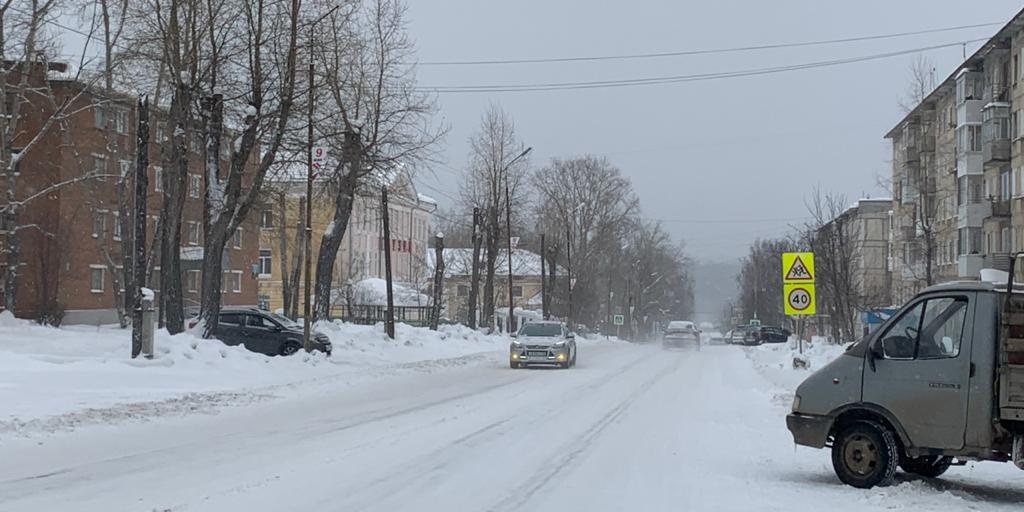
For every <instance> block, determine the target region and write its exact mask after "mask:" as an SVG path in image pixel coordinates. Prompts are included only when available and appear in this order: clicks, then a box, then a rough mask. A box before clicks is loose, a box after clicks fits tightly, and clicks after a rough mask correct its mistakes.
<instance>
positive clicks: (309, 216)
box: [302, 4, 341, 352]
mask: <svg viewBox="0 0 1024 512" xmlns="http://www.w3.org/2000/svg"><path fill="white" fill-rule="evenodd" d="M338 7H341V5H340V4H339V5H335V6H334V7H332V8H331V10H329V11H327V12H325V13H324V14H323V15H322V16H320V17H319V18H317V19H315V20H313V22H312V23H310V24H309V40H308V43H307V46H308V51H309V110H308V112H307V118H306V124H307V127H306V230H305V231H306V244H305V245H306V247H305V251H306V258H305V262H304V265H303V266H304V267H305V269H304V272H305V273H306V281H305V283H303V293H304V294H305V295H304V299H303V301H302V302H303V306H302V317H303V318H302V344H303V348H305V349H306V352H312V351H313V340H312V339H311V338H310V336H309V333H310V322H311V321H312V320H311V318H310V316H311V314H312V308H311V307H310V298H311V297H310V295H312V293H311V286H312V281H313V279H312V278H313V180H314V178H315V176H314V174H313V104H314V103H315V100H316V95H315V94H314V91H315V89H316V80H315V79H314V76H313V71H314V69H313V29H314V28H315V27H316V24H317V23H320V22H321V21H323V19H324V18H326V17H328V16H330V15H331V14H332V13H334V11H336V10H337V9H338Z"/></svg>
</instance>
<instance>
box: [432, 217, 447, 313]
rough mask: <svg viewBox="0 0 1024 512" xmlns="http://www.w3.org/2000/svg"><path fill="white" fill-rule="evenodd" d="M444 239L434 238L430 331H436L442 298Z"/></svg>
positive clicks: (439, 236) (438, 236) (440, 237)
mask: <svg viewBox="0 0 1024 512" xmlns="http://www.w3.org/2000/svg"><path fill="white" fill-rule="evenodd" d="M443 287H444V237H443V236H441V235H440V234H438V235H437V236H436V237H434V289H433V292H434V297H433V299H434V300H433V302H432V303H431V307H430V329H431V330H434V331H436V330H437V324H438V321H439V320H440V318H441V302H442V300H443V298H442V297H444V293H443V292H444V288H443Z"/></svg>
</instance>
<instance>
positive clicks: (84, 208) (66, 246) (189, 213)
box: [0, 66, 259, 324]
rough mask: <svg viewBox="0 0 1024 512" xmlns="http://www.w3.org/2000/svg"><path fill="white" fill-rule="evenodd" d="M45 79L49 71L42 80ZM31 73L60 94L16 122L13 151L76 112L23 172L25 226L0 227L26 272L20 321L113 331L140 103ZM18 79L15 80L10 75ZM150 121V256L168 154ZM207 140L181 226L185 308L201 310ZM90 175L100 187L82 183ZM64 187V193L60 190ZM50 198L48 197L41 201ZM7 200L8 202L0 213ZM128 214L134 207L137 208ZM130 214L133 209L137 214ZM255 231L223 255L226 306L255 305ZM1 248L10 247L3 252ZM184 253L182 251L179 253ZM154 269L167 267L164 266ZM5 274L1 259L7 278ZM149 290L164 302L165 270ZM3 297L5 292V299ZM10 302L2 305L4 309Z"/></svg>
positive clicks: (31, 155) (247, 227) (21, 280)
mask: <svg viewBox="0 0 1024 512" xmlns="http://www.w3.org/2000/svg"><path fill="white" fill-rule="evenodd" d="M39 71H41V70H39ZM55 71H57V72H59V71H60V69H56V70H55V69H54V68H53V66H51V69H50V70H49V71H48V72H47V73H41V72H36V73H32V80H33V81H34V82H36V83H38V84H39V85H40V86H42V85H44V81H45V85H46V86H47V87H48V88H49V90H50V91H52V97H44V96H43V95H38V96H37V97H29V98H28V100H27V103H26V104H25V105H24V106H23V107H22V109H21V111H22V114H21V115H20V116H19V120H18V127H19V129H18V131H19V133H18V135H16V136H15V138H14V142H13V150H14V152H15V153H20V151H21V150H20V148H22V147H24V146H25V145H26V144H27V140H28V139H29V138H30V137H32V136H34V135H35V134H36V133H38V132H39V131H40V130H41V129H42V128H43V126H44V125H45V123H46V120H47V119H48V118H50V117H51V116H52V115H53V114H54V112H55V108H56V107H55V105H61V104H63V103H64V102H65V101H68V102H70V103H69V106H68V108H67V109H66V112H68V113H69V114H68V116H67V118H66V119H64V125H63V126H60V125H59V124H57V125H54V126H53V127H51V128H50V129H49V130H47V131H46V132H45V133H43V135H42V137H43V138H42V139H41V141H40V143H38V144H36V145H34V146H32V147H31V148H30V149H29V151H28V152H27V153H25V154H23V155H19V162H18V166H17V168H16V170H15V175H16V186H15V197H16V198H17V199H16V200H23V199H24V198H28V197H33V196H36V197H35V198H34V199H32V200H31V201H28V202H26V203H25V205H24V208H23V209H22V213H21V215H20V219H19V221H18V223H17V224H18V226H2V228H3V229H0V244H3V239H4V238H5V237H7V236H17V237H18V240H19V245H20V258H19V260H20V263H19V270H18V281H17V288H16V293H17V310H16V311H15V312H14V313H15V315H16V316H18V317H22V318H33V319H39V318H43V317H48V316H51V315H60V316H62V318H63V321H64V322H65V323H89V324H105V323H116V322H117V321H118V314H117V309H118V308H117V304H118V302H119V301H121V300H123V299H122V293H123V291H122V290H121V289H120V287H121V285H120V283H121V279H120V272H121V270H122V265H121V261H122V258H121V250H122V244H126V243H130V235H131V233H130V229H129V232H128V233H125V232H124V229H123V227H122V224H121V222H120V221H121V219H120V214H119V208H118V200H117V197H118V195H117V182H118V181H119V177H120V176H124V175H127V176H129V178H128V183H127V186H126V190H127V194H128V195H129V196H130V195H131V194H132V191H133V187H134V185H133V184H132V181H131V179H130V176H131V174H132V173H133V172H134V169H135V159H136V141H137V136H136V126H137V123H136V102H135V98H133V97H128V96H124V95H112V96H106V95H103V94H101V93H98V92H94V91H92V90H89V89H88V88H87V86H86V84H83V83H81V82H77V81H73V80H66V79H62V78H59V77H54V76H53V75H52V73H54V72H55ZM11 76H15V77H16V76H17V74H16V73H12V75H11ZM154 110H155V111H153V112H152V113H151V115H152V119H153V120H152V121H151V131H150V143H149V148H150V150H149V161H150V162H151V164H150V166H149V168H148V180H149V189H148V195H147V209H148V216H149V219H148V224H147V237H148V240H147V245H148V246H149V247H152V238H153V234H154V233H155V232H156V226H157V224H158V217H159V212H160V206H161V204H162V201H163V198H164V194H163V189H162V185H161V177H162V176H161V172H162V171H161V166H160V162H161V145H162V144H164V143H167V141H168V137H167V134H166V133H165V129H164V126H163V124H164V123H162V122H161V121H160V119H161V117H162V113H161V112H160V111H159V109H154ZM200 142H201V140H200V138H199V137H194V140H192V141H191V143H190V144H189V146H190V150H191V151H190V153H189V168H190V175H189V177H188V180H187V186H188V188H187V190H186V199H185V200H186V205H185V208H184V213H183V219H182V233H181V239H182V247H181V248H180V250H181V253H182V260H183V261H182V273H183V275H182V284H183V289H184V297H185V306H186V307H189V306H198V304H199V293H200V290H199V284H200V283H201V282H202V280H201V273H200V267H201V263H202V261H201V260H202V237H203V224H202V222H203V218H202V212H203V197H204V195H205V191H204V180H203V179H202V176H203V175H202V169H203V156H202V154H201V151H202V149H203V145H202V144H201V143H200ZM90 173H95V175H96V176H97V177H94V178H89V179H84V177H86V176H89V175H90ZM62 184H63V185H62ZM39 194H42V196H39ZM5 201H6V199H5V198H0V206H3V205H4V202H5ZM129 204H130V203H129ZM130 212H131V209H130V208H129V214H130ZM256 226H257V224H256V223H255V222H254V221H248V222H245V223H243V225H242V227H241V228H240V229H239V231H238V232H237V233H236V235H235V236H234V238H233V239H232V241H231V242H230V243H229V244H228V247H227V248H226V250H225V254H224V273H225V276H224V287H225V289H224V296H223V301H224V303H225V304H232V305H249V304H252V305H254V304H256V298H257V294H256V291H257V290H256V279H255V275H254V274H253V273H252V268H253V264H254V263H256V262H257V254H258V235H259V232H258V229H257V227H256ZM0 247H2V245H0ZM176 250H177V249H176ZM156 261H159V258H157V260H156ZM5 264H6V261H5V258H2V257H0V274H2V272H3V270H4V265H5ZM152 270H153V272H152V276H153V277H151V282H150V283H148V284H149V287H150V288H152V289H154V291H156V292H157V293H159V289H160V285H159V277H158V276H159V266H158V265H157V266H156V267H155V268H153V269H152ZM0 294H2V290H0ZM2 304H3V301H2V300H0V307H2Z"/></svg>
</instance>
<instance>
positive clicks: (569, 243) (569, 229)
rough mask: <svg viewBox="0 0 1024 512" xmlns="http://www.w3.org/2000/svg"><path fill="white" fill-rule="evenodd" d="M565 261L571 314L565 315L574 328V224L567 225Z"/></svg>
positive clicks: (567, 321) (567, 322)
mask: <svg viewBox="0 0 1024 512" xmlns="http://www.w3.org/2000/svg"><path fill="white" fill-rule="evenodd" d="M565 262H566V269H565V270H566V274H568V276H569V279H568V283H567V284H568V285H569V314H568V315H567V316H566V317H565V319H566V322H565V323H566V324H568V326H569V329H570V330H572V226H569V225H566V226H565Z"/></svg>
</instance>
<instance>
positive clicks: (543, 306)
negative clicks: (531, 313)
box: [540, 233, 548, 320]
mask: <svg viewBox="0 0 1024 512" xmlns="http://www.w3.org/2000/svg"><path fill="white" fill-rule="evenodd" d="M545 249H546V246H545V244H544V233H541V234H540V317H541V318H543V319H544V320H547V319H548V286H547V282H548V279H547V274H546V273H545V272H544V271H545V270H546V269H545V268H544V263H545V262H544V254H546V252H545Z"/></svg>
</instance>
